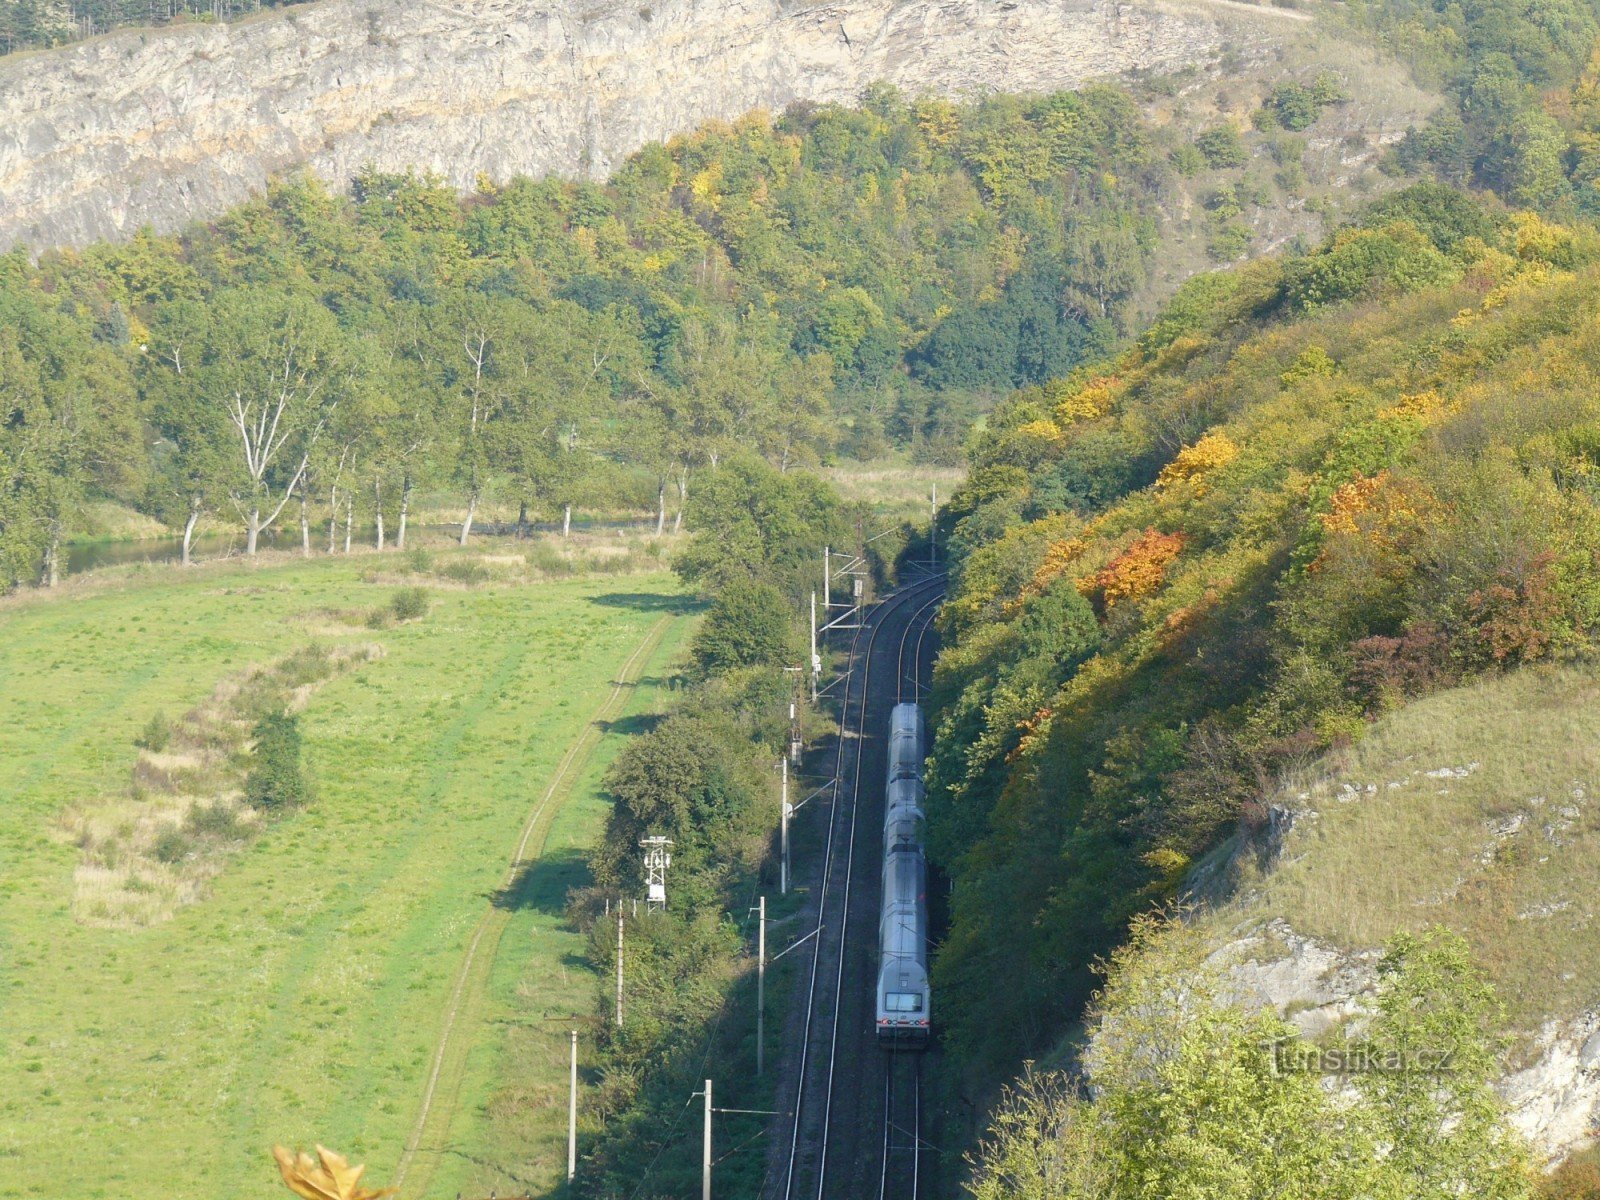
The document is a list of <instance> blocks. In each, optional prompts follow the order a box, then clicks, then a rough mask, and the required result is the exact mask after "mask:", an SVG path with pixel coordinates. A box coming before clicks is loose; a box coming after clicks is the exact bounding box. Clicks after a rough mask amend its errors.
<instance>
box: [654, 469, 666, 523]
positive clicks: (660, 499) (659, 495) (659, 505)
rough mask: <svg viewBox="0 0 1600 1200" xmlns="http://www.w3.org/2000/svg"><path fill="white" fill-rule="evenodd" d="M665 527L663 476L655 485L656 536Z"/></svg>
mask: <svg viewBox="0 0 1600 1200" xmlns="http://www.w3.org/2000/svg"><path fill="white" fill-rule="evenodd" d="M666 527H667V481H666V479H665V478H662V479H660V480H659V481H657V485H656V536H657V537H660V536H661V533H662V531H663V530H664V529H666Z"/></svg>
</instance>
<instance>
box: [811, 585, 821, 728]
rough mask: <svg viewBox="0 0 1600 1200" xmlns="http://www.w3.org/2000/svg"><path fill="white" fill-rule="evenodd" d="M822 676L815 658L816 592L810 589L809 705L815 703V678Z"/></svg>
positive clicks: (817, 660) (819, 660) (819, 665)
mask: <svg viewBox="0 0 1600 1200" xmlns="http://www.w3.org/2000/svg"><path fill="white" fill-rule="evenodd" d="M820 674H822V659H821V658H819V657H818V656H817V591H816V589H815V588H812V589H811V703H813V704H815V703H816V702H817V676H818V675H820Z"/></svg>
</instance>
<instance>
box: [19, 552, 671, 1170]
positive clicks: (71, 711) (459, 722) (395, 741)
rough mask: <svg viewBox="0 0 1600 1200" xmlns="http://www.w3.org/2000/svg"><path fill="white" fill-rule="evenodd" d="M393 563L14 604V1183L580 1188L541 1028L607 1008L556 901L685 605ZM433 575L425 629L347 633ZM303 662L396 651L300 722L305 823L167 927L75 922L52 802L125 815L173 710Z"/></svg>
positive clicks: (651, 698)
mask: <svg viewBox="0 0 1600 1200" xmlns="http://www.w3.org/2000/svg"><path fill="white" fill-rule="evenodd" d="M439 557H440V560H441V562H443V563H445V564H452V563H454V564H456V565H459V564H460V563H462V562H466V561H467V560H466V559H461V558H460V556H458V555H454V554H447V555H441V556H439ZM548 557H549V556H548V554H547V553H546V554H545V555H544V557H543V558H540V559H539V561H540V562H541V563H544V564H545V565H546V566H548V562H547V561H546V560H547V559H548ZM404 561H405V560H403V559H401V558H400V557H399V556H390V557H386V558H383V559H379V558H377V557H375V556H372V555H366V556H357V557H353V558H345V559H339V558H331V559H314V560H311V561H309V562H301V561H298V560H291V559H280V560H277V561H276V562H273V563H270V564H263V565H261V566H256V567H251V566H245V565H240V564H215V565H209V566H204V567H201V568H199V569H196V570H192V571H190V572H187V573H186V572H182V571H179V570H177V569H175V568H161V569H155V570H143V571H133V572H127V573H123V574H115V573H107V575H106V576H104V577H101V578H90V579H87V580H76V581H72V582H71V583H70V584H69V585H68V587H67V588H66V589H65V590H64V593H63V594H61V595H58V596H45V597H41V596H37V595H30V596H27V597H23V598H20V599H18V600H15V601H12V602H8V603H7V604H5V605H4V606H3V607H0V1195H5V1196H13V1195H15V1196H64V1195H71V1196H74V1197H94V1196H114V1197H129V1196H137V1197H146V1196H148V1197H156V1196H160V1197H163V1198H168V1197H170V1198H173V1200H180V1198H183V1197H197V1198H198V1197H205V1198H206V1200H218V1198H226V1197H235V1196H237V1197H246V1196H249V1197H259V1196H262V1195H271V1194H273V1193H274V1191H276V1190H278V1189H279V1187H280V1185H279V1184H278V1183H277V1181H276V1170H275V1167H274V1166H273V1164H272V1162H271V1159H270V1157H269V1155H268V1149H269V1147H270V1146H271V1145H272V1144H273V1143H275V1142H281V1143H285V1144H289V1145H299V1146H302V1147H309V1146H310V1145H311V1144H312V1143H313V1142H321V1143H322V1144H324V1145H328V1146H331V1147H334V1148H335V1149H338V1150H340V1151H341V1152H344V1153H346V1154H348V1155H349V1156H350V1157H351V1159H352V1161H356V1162H366V1163H368V1164H369V1171H368V1181H369V1182H370V1183H372V1184H374V1185H381V1184H387V1183H390V1182H392V1181H393V1180H394V1179H395V1177H396V1175H397V1173H398V1172H399V1171H400V1170H401V1169H402V1164H403V1166H404V1171H405V1174H406V1178H405V1184H406V1186H405V1194H406V1195H408V1196H421V1195H429V1196H434V1195H437V1196H453V1195H455V1192H456V1190H457V1189H458V1188H473V1187H476V1186H477V1184H478V1183H480V1182H486V1183H488V1184H489V1186H499V1188H500V1190H501V1191H502V1192H504V1191H507V1190H509V1189H508V1187H507V1185H508V1184H514V1185H516V1186H518V1187H522V1188H526V1189H529V1190H542V1189H544V1188H546V1187H548V1186H549V1185H551V1184H553V1183H555V1182H556V1180H557V1179H558V1178H559V1175H560V1172H561V1170H562V1168H563V1167H564V1144H563V1137H564V1121H565V1112H564V1107H563V1106H564V1099H565V1089H564V1083H565V1073H566V1064H565V1034H564V1026H562V1025H560V1024H559V1023H558V1022H552V1021H549V1020H547V1019H546V1018H547V1017H550V1016H559V1015H562V1014H566V1013H572V1012H586V1011H588V1010H589V1009H590V1007H591V1005H592V995H593V980H592V977H591V976H590V975H589V973H588V972H587V971H586V969H585V968H584V966H583V963H582V960H581V957H580V955H581V950H582V946H581V940H580V939H579V937H578V935H577V934H576V933H574V932H572V931H570V930H568V929H567V928H566V926H565V924H564V922H563V921H562V918H561V907H562V901H563V898H564V896H565V892H566V889H567V887H568V886H570V885H571V884H573V883H576V882H581V880H582V878H583V866H582V860H581V853H582V849H583V847H584V846H585V845H586V844H587V843H588V842H589V841H590V840H591V839H592V838H593V837H594V836H596V835H597V834H598V831H599V829H600V827H601V825H602V824H603V821H604V817H605V809H604V803H603V801H602V799H601V798H600V796H599V794H598V786H597V785H598V779H599V777H600V774H601V772H602V771H603V768H604V765H605V763H606V762H608V761H609V760H610V758H611V757H612V756H614V754H615V753H616V750H617V748H618V746H619V745H620V744H621V742H622V740H623V739H624V738H625V737H626V736H627V732H628V730H629V729H630V728H633V727H634V726H635V724H636V723H637V718H638V717H639V716H641V715H643V714H646V713H648V712H649V711H650V710H651V709H653V708H654V707H655V706H656V705H657V704H658V703H659V700H660V697H659V691H660V689H661V687H662V686H663V684H662V682H661V681H662V678H663V671H664V668H665V667H666V666H667V665H668V664H669V663H670V662H671V660H672V658H673V657H674V656H675V654H676V653H677V652H678V651H679V650H680V649H681V646H682V643H683V640H684V637H685V635H686V633H687V630H688V628H689V625H690V622H691V615H690V612H689V607H688V605H687V604H686V603H685V601H684V599H683V598H682V597H681V596H680V594H679V592H678V588H677V584H676V582H675V580H674V579H673V578H672V577H671V576H670V575H669V574H667V573H666V572H665V571H661V570H655V571H653V572H645V573H589V574H583V575H580V576H577V577H574V578H567V579H544V580H541V579H538V578H535V577H534V573H530V572H525V571H524V572H520V573H519V572H517V571H511V572H508V571H507V570H506V569H505V566H504V564H505V562H506V558H505V556H500V557H497V558H493V559H485V560H484V562H485V563H486V564H487V565H486V566H485V568H484V569H483V570H473V571H457V572H455V573H454V574H455V575H456V576H457V577H460V578H465V579H469V580H471V581H472V582H471V583H470V584H467V583H462V582H458V581H457V579H456V578H444V577H441V575H438V574H431V573H430V574H429V575H427V576H425V577H422V576H419V575H418V574H417V572H416V571H410V572H408V571H407V570H406V568H405V567H404V566H403V563H404ZM444 574H449V572H448V569H447V571H446V572H445V573H444ZM418 583H421V584H422V585H423V586H426V587H427V588H428V589H429V599H430V602H431V607H430V610H429V612H428V613H427V615H426V616H425V617H423V618H422V619H421V620H418V621H412V622H407V623H403V624H397V625H395V624H391V625H389V626H387V627H382V628H376V629H369V628H365V627H361V626H360V625H359V624H357V623H356V622H354V621H351V620H350V619H349V617H348V614H351V613H360V612H363V611H369V610H371V609H374V608H379V607H381V606H383V605H384V604H386V602H387V601H388V600H389V598H390V597H391V596H392V594H393V593H394V591H395V590H396V588H397V587H399V586H403V585H413V584H418ZM330 613H343V614H347V615H346V617H345V622H346V623H345V624H340V622H339V621H338V620H330V619H329V616H328V614H330ZM313 640H315V641H319V642H321V643H323V644H326V645H330V646H337V645H339V644H352V645H353V644H357V643H370V642H376V643H378V644H379V646H380V647H381V657H377V658H375V659H373V660H372V661H368V662H364V663H362V664H361V665H359V666H358V667H356V668H355V669H352V670H350V671H348V672H345V673H343V674H339V675H337V676H335V677H334V678H332V679H330V680H329V681H327V682H326V683H325V684H323V685H321V686H320V687H319V688H317V690H316V691H315V692H314V694H312V695H311V697H310V699H309V702H308V704H307V707H306V708H305V710H304V712H303V714H302V717H301V723H302V726H303V729H304V733H305V743H306V752H305V757H306V763H307V767H308V770H309V772H310V774H311V776H312V778H313V780H314V784H315V788H316V799H315V801H314V803H312V804H311V805H310V806H309V807H307V808H305V809H302V810H299V811H296V812H293V813H290V814H288V815H286V816H283V817H279V818H276V819H274V820H273V821H271V822H270V823H269V824H268V825H267V827H266V829H265V831H264V832H263V833H262V834H261V835H260V836H259V837H257V838H256V839H255V840H254V841H252V842H250V843H249V844H248V845H247V846H246V847H245V848H243V849H242V850H240V851H238V852H237V854H236V855H234V856H233V857H232V858H230V859H228V860H227V862H226V864H225V865H224V867H223V869H222V870H221V872H220V873H219V874H217V875H216V876H215V877H214V878H212V879H210V880H209V881H208V882H207V883H206V885H205V893H204V895H203V896H202V897H201V898H200V899H199V900H198V901H197V902H194V903H191V904H187V905H184V906H182V907H179V908H177V909H176V910H175V911H174V912H172V914H171V915H170V917H169V918H168V919H164V920H161V921H159V922H157V923H154V924H150V925H146V926H144V927H128V928H114V927H97V926H94V925H91V924H86V923H83V922H82V921H80V920H78V919H77V918H76V917H75V916H74V912H73V890H74V871H75V869H76V868H77V867H78V865H79V861H80V857H81V851H80V850H79V848H78V846H77V845H76V844H75V843H74V841H73V839H72V837H71V835H70V833H69V831H68V830H67V828H66V826H65V824H64V822H63V820H62V816H63V814H64V813H66V812H68V811H70V810H73V809H75V808H76V809H82V808H84V807H93V806H94V805H96V804H97V803H102V802H108V801H114V802H118V803H127V802H128V801H127V797H128V794H129V786H130V778H131V773H132V770H133V767H134V764H135V762H136V761H137V757H138V753H139V752H138V750H137V749H136V747H135V745H134V739H135V738H136V737H137V736H138V735H139V732H140V730H141V729H143V728H144V726H145V725H146V723H147V722H148V721H149V720H150V718H151V716H152V715H153V714H154V713H156V712H157V711H161V712H164V713H166V714H168V715H170V716H173V717H177V716H179V715H181V714H182V713H184V712H186V711H187V710H189V709H190V708H192V707H193V706H195V705H197V704H200V703H202V702H203V701H204V700H205V699H206V697H207V696H208V695H210V694H211V693H212V691H213V690H214V689H215V688H216V686H217V685H218V683H219V682H220V681H223V680H225V679H227V678H229V677H230V676H232V675H235V674H237V673H239V672H242V671H243V670H245V669H246V668H248V667H250V666H252V665H261V664H267V663H271V662H273V661H275V660H278V659H281V658H282V657H283V656H285V655H287V654H290V653H293V652H294V651H296V650H298V649H300V648H303V647H304V646H305V645H306V644H307V643H308V642H310V641H313ZM624 674H626V676H627V678H628V679H629V680H630V681H632V682H628V683H625V684H624V685H623V686H621V687H619V686H616V681H617V680H618V679H619V678H621V677H622V676H623V675H624ZM519 845H521V846H522V847H523V858H524V860H525V861H524V863H523V864H522V865H521V867H519V868H517V869H515V870H512V869H510V864H511V862H512V859H513V856H514V854H515V853H516V851H517V850H518V847H519ZM508 884H509V886H508ZM425 1097H426V1099H427V1105H426V1111H424V1098H425ZM408 1147H410V1152H409V1153H408ZM285 1194H286V1193H285Z"/></svg>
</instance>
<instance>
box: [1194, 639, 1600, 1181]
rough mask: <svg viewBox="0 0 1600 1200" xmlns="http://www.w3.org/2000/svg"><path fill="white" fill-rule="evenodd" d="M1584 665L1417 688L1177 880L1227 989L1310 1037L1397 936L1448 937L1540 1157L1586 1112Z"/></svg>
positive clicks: (1593, 964) (1596, 962) (1591, 977)
mask: <svg viewBox="0 0 1600 1200" xmlns="http://www.w3.org/2000/svg"><path fill="white" fill-rule="evenodd" d="M1597 700H1600V670H1597V669H1596V667H1595V666H1594V664H1593V663H1584V664H1581V665H1573V666H1566V667H1548V666H1538V667H1528V668H1524V669H1523V670H1521V671H1517V672H1513V673H1511V674H1509V675H1506V676H1503V677H1500V678H1494V679H1489V680H1484V681H1481V682H1478V683H1475V684H1472V685H1469V686H1466V687H1461V688H1455V689H1451V690H1448V691H1445V692H1441V693H1438V694H1436V695H1433V696H1429V697H1426V698H1424V699H1421V700H1418V701H1416V702H1414V703H1412V704H1410V705H1407V706H1405V707H1404V708H1402V709H1399V710H1398V711H1396V712H1395V713H1393V714H1392V715H1390V716H1388V717H1386V718H1385V719H1384V720H1382V721H1381V722H1379V724H1378V725H1377V726H1376V727H1375V728H1374V729H1373V731H1372V732H1371V733H1370V734H1368V735H1367V737H1366V738H1364V739H1363V740H1362V741H1361V742H1360V743H1359V744H1358V745H1357V746H1355V747H1354V748H1352V749H1350V750H1348V751H1344V752H1340V753H1336V754H1334V755H1332V756H1330V757H1329V758H1327V759H1324V760H1322V761H1320V762H1319V763H1317V764H1316V765H1315V766H1313V767H1311V768H1309V769H1308V770H1307V771H1306V772H1305V773H1304V774H1303V775H1302V776H1301V777H1300V778H1298V779H1295V780H1293V781H1290V782H1289V783H1288V784H1287V785H1286V786H1285V788H1284V789H1283V790H1281V791H1280V792H1279V793H1278V795H1277V796H1275V797H1274V798H1273V800H1272V803H1273V806H1274V820H1273V822H1272V825H1273V828H1274V830H1276V831H1278V832H1277V833H1276V834H1275V835H1274V836H1269V837H1265V838H1252V837H1246V836H1243V835H1241V836H1237V837H1235V838H1233V839H1230V841H1229V843H1228V845H1227V846H1226V847H1225V848H1224V850H1223V851H1222V852H1221V853H1219V854H1218V855H1217V856H1216V858H1215V859H1214V860H1213V861H1211V862H1208V863H1207V864H1205V865H1204V866H1203V867H1202V869H1201V870H1200V871H1199V872H1198V873H1197V878H1196V880H1195V881H1194V882H1195V884H1196V887H1197V889H1198V892H1197V897H1196V898H1197V899H1199V898H1200V897H1202V896H1204V897H1209V898H1211V900H1212V901H1220V902H1214V903H1212V904H1210V905H1208V907H1206V909H1205V910H1204V911H1203V912H1202V913H1201V914H1200V915H1199V916H1198V917H1197V921H1198V923H1199V924H1200V925H1201V926H1202V927H1203V929H1204V930H1205V932H1206V935H1207V937H1208V938H1209V939H1210V940H1211V941H1212V942H1213V943H1214V944H1215V945H1216V946H1217V951H1216V953H1217V957H1218V959H1219V961H1225V962H1227V963H1229V964H1230V967H1231V971H1232V975H1233V978H1234V979H1235V980H1236V981H1237V982H1238V984H1239V985H1240V986H1241V989H1242V992H1243V995H1244V996H1245V997H1247V998H1248V999H1249V1001H1251V1002H1254V1003H1271V1004H1273V1005H1274V1006H1276V1007H1277V1008H1278V1010H1279V1011H1280V1012H1281V1013H1283V1014H1284V1015H1285V1016H1286V1017H1287V1019H1288V1020H1289V1022H1290V1024H1292V1025H1294V1026H1295V1027H1296V1028H1298V1029H1299V1030H1300V1031H1301V1032H1303V1033H1304V1034H1306V1035H1307V1036H1310V1037H1313V1038H1315V1037H1319V1036H1322V1035H1324V1034H1326V1033H1328V1032H1330V1031H1332V1030H1334V1029H1336V1028H1337V1027H1339V1026H1340V1025H1342V1024H1343V1023H1344V1022H1346V1021H1347V1020H1349V1019H1350V1017H1351V1016H1352V1015H1353V1014H1356V1013H1358V1012H1360V1011H1362V1010H1363V1009H1364V1008H1365V1006H1366V1003H1367V1001H1368V1000H1369V999H1370V996H1371V993H1372V989H1373V987H1374V985H1375V983H1376V979H1375V971H1374V965H1375V963H1376V962H1377V961H1378V958H1379V956H1380V955H1381V952H1382V948H1383V946H1384V945H1385V943H1387V942H1388V941H1389V940H1390V939H1391V938H1392V937H1394V935H1395V934H1397V933H1400V932H1412V933H1421V932H1422V931H1423V930H1425V929H1426V928H1428V927H1429V926H1432V925H1435V924H1443V925H1446V926H1448V927H1449V928H1451V929H1454V930H1456V931H1457V932H1459V933H1461V934H1462V935H1463V936H1464V937H1465V938H1466V940H1467V943H1468V945H1469V946H1470V947H1471V948H1472V951H1473V954H1474V957H1475V958H1476V959H1477V961H1478V962H1479V963H1481V964H1482V965H1483V967H1484V968H1485V970H1486V972H1487V973H1488V976H1489V978H1490V980H1491V981H1492V982H1493V983H1494V985H1495V988H1496V991H1497V992H1498V993H1499V996H1500V998H1501V1000H1502V1001H1504V1003H1505V1005H1506V1018H1507V1019H1506V1025H1505V1032H1507V1033H1508V1034H1509V1035H1511V1036H1512V1038H1513V1039H1514V1044H1513V1047H1512V1053H1511V1055H1510V1056H1509V1058H1508V1060H1507V1063H1506V1069H1505V1075H1504V1079H1503V1081H1502V1085H1501V1091H1502V1093H1503V1095H1504V1096H1505V1098H1506V1100H1507V1101H1508V1103H1509V1105H1510V1107H1511V1115H1512V1121H1513V1123H1514V1124H1515V1125H1516V1126H1517V1127H1518V1128H1519V1129H1521V1130H1522V1132H1523V1133H1524V1134H1526V1135H1527V1136H1528V1137H1529V1138H1530V1139H1531V1140H1532V1141H1533V1142H1534V1143H1535V1145H1536V1146H1537V1147H1538V1149H1539V1150H1540V1151H1542V1152H1543V1153H1544V1154H1545V1155H1547V1156H1556V1155H1560V1154H1564V1153H1565V1152H1567V1151H1569V1150H1571V1149H1573V1148H1574V1147H1576V1146H1579V1145H1582V1144H1584V1143H1586V1142H1587V1141H1588V1140H1589V1139H1590V1138H1592V1137H1593V1133H1594V1130H1595V1128H1596V1121H1597V1118H1600V959H1597V958H1596V957H1595V955H1594V954H1592V953H1590V949H1589V943H1590V939H1591V938H1592V936H1593V933H1592V931H1593V928H1594V922H1595V919H1596V915H1597V913H1600V900H1597V897H1600V814H1597V812H1596V809H1595V805H1594V797H1595V788H1596V782H1597V780H1600V704H1597Z"/></svg>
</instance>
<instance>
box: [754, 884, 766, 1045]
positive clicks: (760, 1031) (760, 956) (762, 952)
mask: <svg viewBox="0 0 1600 1200" xmlns="http://www.w3.org/2000/svg"><path fill="white" fill-rule="evenodd" d="M759 905H760V908H759V912H760V916H758V917H757V918H756V931H757V932H756V1074H757V1075H762V1074H765V1073H766V1069H767V898H766V897H765V896H762V897H761V899H760V901H759Z"/></svg>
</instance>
